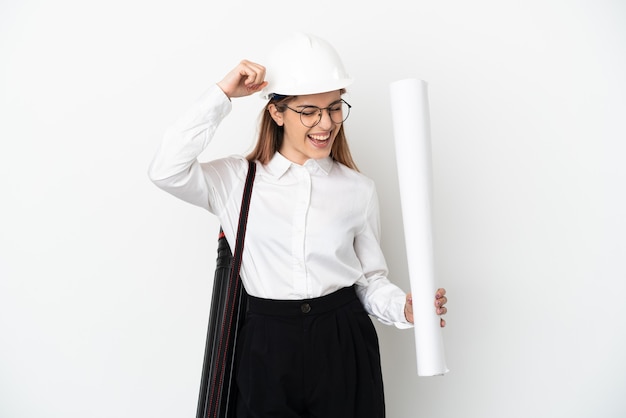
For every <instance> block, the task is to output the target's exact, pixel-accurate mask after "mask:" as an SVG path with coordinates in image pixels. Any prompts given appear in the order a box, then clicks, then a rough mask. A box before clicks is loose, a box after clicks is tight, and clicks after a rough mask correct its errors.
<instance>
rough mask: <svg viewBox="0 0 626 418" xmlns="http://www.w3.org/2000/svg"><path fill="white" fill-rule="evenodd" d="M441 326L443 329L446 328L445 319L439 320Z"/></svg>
mask: <svg viewBox="0 0 626 418" xmlns="http://www.w3.org/2000/svg"><path fill="white" fill-rule="evenodd" d="M439 326H440V327H441V328H443V327H445V326H446V320H445V319H443V318H441V319H440V320H439Z"/></svg>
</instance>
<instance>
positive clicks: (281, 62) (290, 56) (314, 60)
mask: <svg viewBox="0 0 626 418" xmlns="http://www.w3.org/2000/svg"><path fill="white" fill-rule="evenodd" d="M262 64H263V65H265V68H266V77H265V79H266V80H267V81H268V85H267V86H266V87H265V88H264V89H263V90H262V91H261V98H263V99H271V98H272V96H274V95H275V94H277V95H281V96H298V95H303V94H316V93H326V92H328V91H334V90H339V89H343V88H345V87H347V86H349V85H350V84H352V81H353V79H352V78H351V77H350V75H348V73H347V72H346V70H345V68H344V66H343V62H342V61H341V58H340V57H339V54H337V51H335V49H334V48H333V47H332V45H331V44H329V43H328V42H327V41H325V40H324V39H321V38H318V37H316V36H313V35H309V34H305V33H294V34H292V35H291V36H289V37H288V38H287V39H285V40H284V41H283V42H281V43H279V44H278V45H277V46H276V47H275V48H274V49H273V50H272V51H271V53H270V54H269V56H268V59H267V61H266V62H265V63H262Z"/></svg>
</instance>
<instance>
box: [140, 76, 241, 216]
mask: <svg viewBox="0 0 626 418" xmlns="http://www.w3.org/2000/svg"><path fill="white" fill-rule="evenodd" d="M231 109H232V104H231V102H230V100H229V99H228V97H227V96H226V95H225V94H224V92H223V91H222V90H221V89H220V88H219V87H218V86H217V85H215V84H214V85H212V86H211V87H210V88H209V89H207V91H206V92H205V93H204V94H203V95H201V96H200V97H199V99H198V100H197V101H196V102H195V103H194V104H193V105H192V106H191V107H190V108H189V109H188V110H187V111H186V112H185V113H184V114H183V115H182V116H181V117H180V118H179V119H178V120H176V122H175V123H174V124H173V125H172V126H170V127H169V128H168V129H167V130H166V132H165V135H164V136H163V140H162V141H161V144H160V146H159V148H158V150H157V152H156V154H155V156H154V158H153V160H152V162H151V164H150V168H149V170H148V177H149V178H150V180H152V182H153V183H154V184H155V185H157V186H158V187H159V188H161V189H163V190H165V191H166V192H168V193H170V194H172V195H174V196H176V197H178V198H180V199H182V200H184V201H186V202H189V203H191V204H194V205H196V206H200V207H202V208H204V209H207V210H208V211H210V212H212V213H216V214H217V213H218V212H219V211H220V210H221V207H222V205H223V203H224V200H225V199H226V196H227V194H228V191H229V190H232V188H233V187H232V184H230V183H233V182H235V181H239V179H238V178H239V177H241V175H240V174H241V173H243V174H242V175H243V176H244V177H245V167H246V166H245V161H243V158H240V159H222V160H217V161H213V162H210V163H200V162H199V161H198V156H199V155H200V154H201V153H202V152H203V151H204V149H205V148H206V147H207V146H208V144H209V143H210V142H211V140H212V139H213V136H214V135H215V131H216V130H217V128H218V126H219V124H220V123H221V121H222V120H223V119H224V118H225V117H226V116H227V115H228V114H229V113H230V111H231ZM239 160H241V161H239ZM240 171H241V173H239V172H240ZM232 173H235V175H233V174H232Z"/></svg>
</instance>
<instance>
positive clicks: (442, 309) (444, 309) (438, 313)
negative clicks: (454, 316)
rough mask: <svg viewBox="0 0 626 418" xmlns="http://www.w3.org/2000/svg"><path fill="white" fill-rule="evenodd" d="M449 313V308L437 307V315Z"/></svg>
mask: <svg viewBox="0 0 626 418" xmlns="http://www.w3.org/2000/svg"><path fill="white" fill-rule="evenodd" d="M447 313H448V308H439V309H437V315H445V314H447Z"/></svg>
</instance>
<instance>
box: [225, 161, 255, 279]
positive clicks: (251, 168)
mask: <svg viewBox="0 0 626 418" xmlns="http://www.w3.org/2000/svg"><path fill="white" fill-rule="evenodd" d="M255 174H256V163H255V162H254V161H248V175H247V176H246V184H245V186H244V189H243V198H242V199H241V210H240V212H239V225H238V226H237V240H236V241H235V252H234V253H233V268H232V269H231V272H230V274H231V277H237V276H239V271H240V270H241V255H242V253H243V243H244V240H245V238H246V226H247V224H248V212H249V209H250V197H251V196H252V185H253V184H254V175H255Z"/></svg>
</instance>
